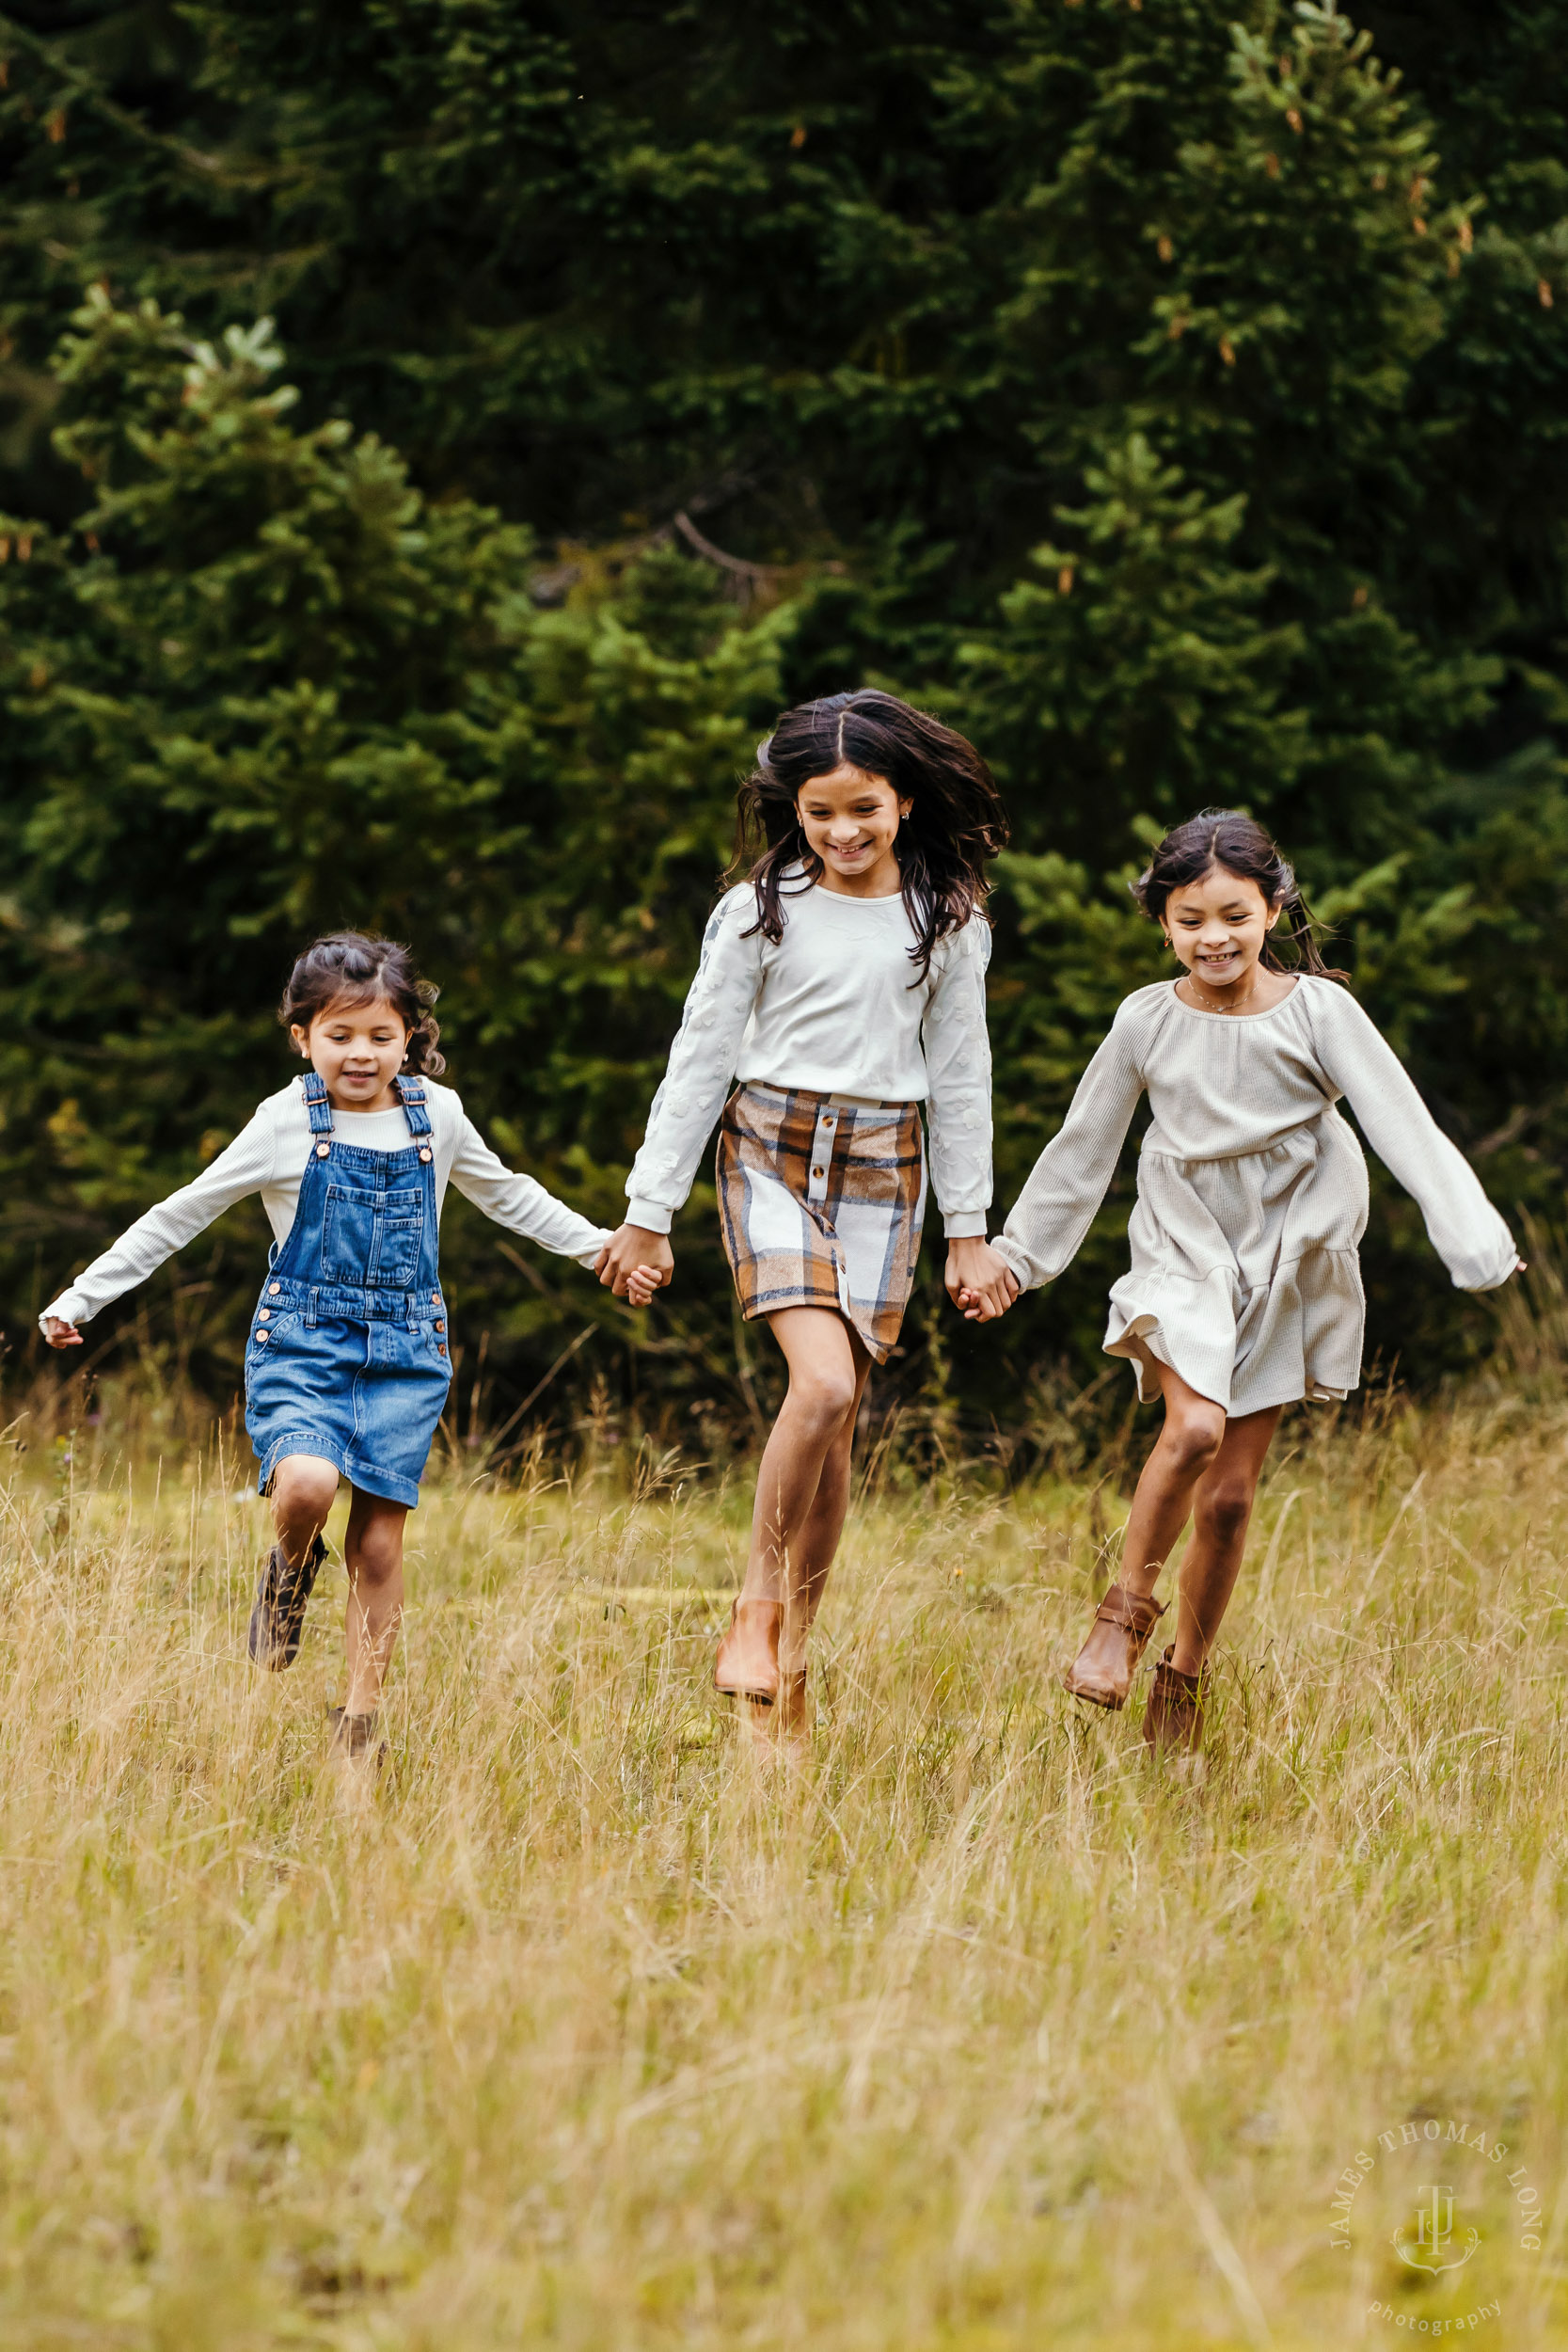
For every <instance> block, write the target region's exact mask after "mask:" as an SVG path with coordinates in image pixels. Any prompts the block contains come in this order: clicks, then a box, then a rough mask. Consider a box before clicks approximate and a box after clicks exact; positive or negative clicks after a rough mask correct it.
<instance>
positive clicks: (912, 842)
mask: <svg viewBox="0 0 1568 2352" xmlns="http://www.w3.org/2000/svg"><path fill="white" fill-rule="evenodd" d="M759 834H760V836H761V842H760V843H759V842H758V841H757V836H758V835H759ZM1005 840H1006V818H1005V817H1004V815H1003V810H1002V804H1001V802H1000V801H999V799H998V797H997V793H996V788H995V787H994V785H993V784H992V782H991V779H990V772H989V771H988V770H987V768H986V765H985V762H984V761H983V760H982V759H981V758H980V756H979V755H978V753H977V752H976V751H975V750H974V746H973V745H972V744H970V743H968V742H966V741H965V740H964V739H963V737H962V736H961V735H957V734H955V733H954V732H953V730H952V729H951V728H949V727H945V726H942V724H941V723H939V722H938V721H937V720H935V719H933V718H930V717H928V716H927V714H925V713H924V712H921V711H917V710H911V708H910V707H909V706H908V704H906V703H901V702H898V701H896V700H895V697H894V696H893V695H891V694H883V693H879V692H877V691H874V690H872V689H869V688H868V689H864V690H863V691H861V692H859V693H854V694H834V695H831V696H829V697H828V698H827V699H826V700H825V701H822V702H815V703H805V704H802V705H801V706H800V707H799V708H798V709H795V710H791V711H787V712H786V713H785V714H784V717H783V718H782V719H781V720H780V721H779V723H778V725H777V727H776V728H775V730H774V732H773V734H772V735H771V736H770V737H769V738H768V741H767V742H765V743H764V744H762V745H761V746H760V747H759V749H758V752H757V764H756V767H755V768H754V770H753V771H752V774H751V775H750V776H749V777H748V778H747V781H746V783H745V784H744V785H743V786H742V787H741V793H740V846H741V850H742V852H744V850H745V849H746V847H747V844H748V842H749V841H750V842H751V843H752V844H753V845H755V846H757V847H760V848H761V854H760V856H758V857H757V858H756V861H755V863H754V864H753V866H752V870H751V872H750V875H749V876H748V878H747V880H746V881H745V882H740V883H738V884H737V885H736V887H735V888H734V889H732V890H730V891H728V892H727V893H726V894H725V896H724V897H723V898H721V900H720V902H719V904H718V906H717V907H716V908H715V909H714V912H713V914H712V917H711V919H710V920H709V923H708V927H707V931H706V935H705V938H704V941H703V953H702V961H701V963H700V965H699V966H698V970H697V977H696V978H695V979H694V980H693V981H692V983H691V989H690V993H689V995H688V997H687V1000H686V1010H685V1013H684V1015H683V1017H682V1020H681V1026H680V1033H679V1035H678V1036H677V1038H676V1040H675V1042H674V1044H673V1047H672V1049H671V1054H670V1064H669V1068H668V1071H667V1072H666V1074H665V1078H664V1083H663V1085H662V1086H661V1087H660V1088H659V1089H658V1092H657V1095H656V1096H655V1098H654V1104H653V1109H652V1111H651V1112H650V1114H649V1119H648V1127H647V1133H646V1136H645V1137H644V1140H643V1144H642V1149H641V1152H639V1153H638V1155H637V1160H636V1164H635V1166H634V1167H633V1168H632V1171H631V1175H630V1177H629V1178H628V1180H627V1184H626V1190H627V1193H628V1195H629V1210H628V1216H627V1221H626V1224H624V1225H623V1226H622V1227H621V1228H620V1230H619V1232H617V1233H616V1234H615V1235H614V1237H613V1239H612V1240H611V1242H610V1247H609V1248H608V1249H607V1250H606V1251H605V1253H604V1255H603V1257H602V1259H601V1261H600V1279H601V1280H602V1281H605V1282H608V1283H610V1284H611V1285H612V1286H613V1288H614V1290H615V1292H616V1295H621V1294H622V1292H623V1290H624V1288H625V1286H626V1283H627V1282H628V1281H629V1280H630V1279H631V1278H632V1275H633V1273H634V1272H635V1271H636V1270H637V1269H639V1268H641V1267H655V1268H657V1269H659V1270H660V1271H661V1272H662V1273H663V1276H664V1279H666V1280H668V1279H669V1276H670V1271H671V1268H672V1267H673V1257H672V1255H671V1249H670V1242H669V1232H670V1226H671V1221H672V1219H673V1216H674V1214H675V1212H676V1210H678V1209H679V1208H680V1207H681V1206H682V1205H683V1203H684V1202H685V1200H686V1198H687V1195H688V1193H689V1191H690V1188H691V1182H692V1178H693V1176H694V1175H695V1173H696V1169H697V1165H698V1162H699V1160H700V1158H701V1156H702V1152H703V1148H704V1145H705V1142H706V1140H707V1137H708V1136H709V1135H710V1134H711V1133H712V1131H713V1126H714V1122H715V1120H720V1115H721V1112H722V1118H721V1123H720V1136H719V1159H718V1184H719V1201H720V1215H721V1220H722V1229H723V1237H724V1248H725V1252H726V1254H727V1256H728V1258H729V1261H730V1265H731V1267H732V1269H733V1271H734V1274H735V1281H736V1290H737V1291H738V1293H739V1295H740V1308H741V1312H742V1314H744V1315H745V1316H746V1317H748V1319H752V1320H760V1319H765V1320H766V1321H767V1322H768V1326H769V1327H770V1328H771V1330H772V1333H773V1336H774V1338H775V1339H776V1340H777V1342H778V1343H779V1346H780V1348H781V1349H782V1350H783V1353H784V1360H785V1363H786V1364H787V1366H788V1368H789V1389H788V1393H787V1394H786V1396H785V1398H784V1406H783V1407H782V1409H781V1411H780V1414H779V1418H778V1420H777V1422H775V1423H774V1426H773V1431H772V1434H771V1436H770V1437H769V1438H768V1445H767V1448H766V1450H765V1452H764V1454H763V1457H762V1466H761V1470H760V1473H759V1476H758V1480H757V1495H756V1504H755V1509H754V1512H753V1515H752V1544H751V1551H750V1554H749V1557H748V1560H747V1565H746V1578H745V1582H744V1584H743V1586H742V1588H741V1592H740V1595H739V1597H738V1599H737V1600H736V1604H735V1607H734V1609H733V1611H732V1613H731V1620H730V1626H729V1629H728V1631H727V1632H726V1634H725V1636H724V1639H723V1641H722V1642H721V1645H720V1648H719V1658H718V1662H717V1665H716V1667H715V1670H714V1681H715V1684H716V1686H717V1688H718V1689H719V1690H720V1691H721V1692H726V1693H728V1694H730V1695H732V1696H734V1697H736V1698H737V1699H739V1700H741V1701H743V1702H747V1703H749V1704H750V1705H752V1707H754V1708H771V1709H773V1710H774V1713H773V1717H772V1720H773V1721H774V1722H776V1723H778V1724H781V1725H782V1726H784V1727H785V1728H788V1729H791V1730H793V1729H795V1728H797V1727H798V1726H799V1725H800V1724H801V1722H802V1721H803V1718H804V1707H805V1682H806V1642H807V1636H808V1633H809V1631H810V1628H811V1623H812V1619H813V1618H814V1617H815V1615H816V1611H817V1608H818V1606H819V1605H820V1602H821V1598H822V1592H823V1587H824V1585H825V1584H826V1582H827V1579H828V1571H829V1569H830V1567H831V1566H832V1559H833V1554H834V1551H835V1550H836V1549H837V1546H838V1538H839V1533H840V1530H841V1529H842V1527H843V1524H844V1515H845V1512H846V1509H847V1505H848V1500H849V1456H850V1447H851V1444H852V1441H853V1437H854V1429H855V1420H856V1415H857V1413H858V1411H859V1408H860V1401H861V1396H862V1393H863V1390H864V1387H865V1380H866V1375H867V1374H868V1372H869V1371H870V1368H871V1365H872V1363H873V1362H877V1363H880V1362H882V1361H883V1360H884V1359H885V1358H886V1357H887V1355H888V1352H889V1350H890V1349H891V1348H892V1347H893V1346H894V1344H895V1342H896V1340H897V1337H898V1331H899V1327H900V1325H901V1323H902V1321H903V1316H904V1310H905V1307H906V1305H907V1304H908V1301H909V1295H910V1290H911V1283H912V1281H913V1279H914V1266H915V1259H916V1255H917V1253H918V1251H919V1248H920V1229H921V1221H922V1217H923V1215H924V1211H925V1205H926V1148H925V1137H924V1136H923V1134H922V1129H921V1118H920V1105H921V1104H925V1105H926V1114H927V1125H928V1128H929V1136H930V1169H931V1178H932V1182H933V1184H934V1185H935V1188H936V1195H937V1201H938V1205H939V1206H940V1207H941V1209H942V1215H943V1219H944V1221H945V1224H946V1229H947V1245H948V1247H947V1270H946V1278H945V1279H946V1285H947V1289H948V1291H949V1293H950V1294H951V1295H953V1296H955V1297H957V1296H958V1293H959V1292H960V1291H961V1292H963V1293H964V1294H965V1295H966V1299H972V1300H974V1301H976V1302H985V1303H986V1304H987V1305H988V1306H989V1307H990V1309H991V1310H992V1311H996V1312H1000V1311H1002V1310H1003V1308H1004V1307H1005V1306H1006V1303H1007V1301H1008V1299H1009V1297H1010V1296H1011V1291H1012V1283H1011V1278H1010V1277H1009V1276H1008V1274H1007V1271H1006V1268H1005V1266H1004V1265H1003V1263H1002V1262H1001V1260H1000V1259H999V1258H997V1257H996V1256H994V1254H993V1253H992V1251H991V1250H990V1248H989V1246H988V1244H987V1242H986V1238H985V1233H986V1211H987V1209H988V1208H989V1206H990V1190H991V1175H990V1049H989V1046H988V1044H987V1039H986V1014H985V975H986V964H987V961H988V959H989V956H990V930H989V927H988V925H987V922H986V918H985V915H984V913H983V911H982V910H983V907H984V903H985V895H986V885H985V866H986V861H987V860H988V859H989V858H990V857H991V856H992V855H994V853H995V852H996V850H998V849H1000V848H1001V846H1002V844H1003V842H1004V841H1005ZM764 845H765V846H764ZM736 1081H738V1083H736V1084H735V1090H734V1092H733V1093H732V1092H731V1091H730V1089H731V1086H732V1082H736ZM726 1095H728V1097H729V1099H728V1101H727V1102H726V1100H725V1097H726Z"/></svg>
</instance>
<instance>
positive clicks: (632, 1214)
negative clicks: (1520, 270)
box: [626, 1192, 674, 1233]
mask: <svg viewBox="0 0 1568 2352" xmlns="http://www.w3.org/2000/svg"><path fill="white" fill-rule="evenodd" d="M673 1221H674V1211H673V1209H667V1208H666V1207H665V1205H664V1203H663V1201H662V1200H643V1199H642V1198H641V1195H640V1194H638V1193H635V1192H634V1193H632V1194H630V1195H629V1196H628V1197H627V1200H626V1223H627V1224H628V1225H641V1228H642V1231H643V1232H645V1233H667V1232H669V1231H670V1228H671V1225H672V1224H673Z"/></svg>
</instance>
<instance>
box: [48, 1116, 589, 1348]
mask: <svg viewBox="0 0 1568 2352" xmlns="http://www.w3.org/2000/svg"><path fill="white" fill-rule="evenodd" d="M423 1083H424V1089H425V1107H426V1109H427V1110H428V1111H429V1113H430V1125H431V1136H430V1141H431V1148H432V1154H433V1157H432V1168H433V1172H434V1174H435V1178H436V1211H437V1214H439V1211H440V1204H441V1201H442V1199H443V1197H444V1195H445V1192H446V1188H447V1185H448V1184H449V1183H450V1184H455V1185H456V1187H457V1189H458V1191H459V1192H460V1193H462V1194H463V1196H464V1198H465V1199H466V1200H471V1201H472V1202H473V1204H474V1206H475V1207H476V1208H478V1209H483V1212H484V1214H485V1216H488V1217H491V1218H493V1219H494V1221H495V1223H496V1224H498V1225H503V1226H505V1227H506V1229H507V1231H508V1232H513V1233H521V1234H522V1235H523V1236H524V1237H525V1238H526V1239H527V1240H529V1241H536V1242H538V1243H539V1245H540V1246H541V1248H545V1249H551V1250H554V1251H555V1253H556V1255H557V1256H558V1257H562V1258H575V1259H576V1260H577V1261H578V1264H579V1265H584V1266H592V1264H593V1263H594V1258H595V1256H596V1255H597V1253H598V1251H599V1250H600V1249H601V1248H603V1246H604V1244H605V1243H606V1242H607V1241H608V1240H609V1239H610V1235H609V1233H608V1232H606V1231H605V1229H604V1228H603V1227H602V1226H599V1225H591V1224H590V1223H589V1221H588V1219H587V1218H586V1217H585V1216H578V1213H577V1211H576V1210H575V1209H569V1208H567V1206H566V1205H565V1203H564V1201H561V1200H556V1199H555V1197H554V1195H553V1194H552V1193H548V1192H546V1190H545V1187H544V1186H543V1184H536V1183H535V1181H534V1179H533V1178H532V1177H531V1176H520V1175H518V1174H517V1173H516V1172H515V1170H514V1169H512V1168H507V1167H506V1166H505V1165H504V1164H503V1162H501V1161H500V1160H499V1159H498V1158H497V1157H496V1154H495V1153H494V1152H492V1151H491V1149H490V1147H489V1145H488V1144H487V1143H486V1142H485V1140H484V1138H483V1136H482V1135H481V1134H480V1132H479V1130H478V1128H477V1127H476V1126H475V1125H474V1123H473V1121H472V1120H471V1119H469V1118H468V1116H467V1113H466V1111H465V1110H464V1108H463V1104H462V1100H461V1098H460V1097H459V1096H458V1095H457V1094H456V1093H454V1092H453V1090H452V1089H451V1087H442V1086H436V1083H435V1082H434V1080H432V1079H429V1078H426V1079H425V1080H424V1082H423ZM332 1125H333V1132H334V1133H335V1134H336V1135H337V1136H339V1138H340V1139H341V1141H342V1142H344V1143H349V1144H354V1145H356V1147H357V1148H358V1149H360V1150H362V1151H367V1152H402V1151H404V1150H405V1149H406V1148H407V1146H408V1144H409V1143H410V1142H411V1141H412V1137H411V1136H410V1135H409V1132H408V1120H407V1118H406V1116H405V1114H404V1112H403V1111H402V1110H401V1109H394V1110H389V1111H341V1110H338V1109H336V1108H334V1110H333V1113H332ZM312 1141H313V1138H312V1136H311V1134H310V1115H309V1111H308V1109H307V1108H306V1104H305V1096H304V1093H303V1091H302V1089H301V1087H300V1085H299V1082H298V1080H297V1079H294V1080H291V1082H290V1083H289V1085H287V1086H286V1087H282V1088H280V1089H279V1090H278V1091H277V1093H276V1094H269V1095H268V1096H267V1098H266V1101H265V1102H264V1103H261V1104H258V1106H257V1109H256V1113H255V1116H254V1117H253V1118H252V1119H251V1120H249V1122H248V1124H247V1125H245V1127H243V1128H242V1129H241V1131H240V1133H239V1134H238V1135H237V1136H235V1137H234V1140H233V1142H232V1143H231V1144H230V1145H229V1146H228V1148H227V1149H226V1150H225V1151H222V1152H219V1153H218V1155H217V1157H216V1159H215V1160H214V1161H213V1163H212V1165H211V1166H210V1167H208V1168H203V1169H202V1171H201V1173H200V1175H199V1176H198V1177H197V1178H196V1179H195V1180H194V1182H192V1183H191V1184H182V1186H181V1188H180V1190H179V1191H178V1192H171V1193H170V1194H169V1196H168V1198H167V1200H160V1201H159V1202H158V1203H157V1205H156V1207H155V1208H150V1209H149V1210H148V1211H147V1212H146V1213H145V1215H144V1216H139V1217H137V1219H136V1221H135V1224H134V1225H132V1226H129V1227H127V1229H126V1231H125V1232H123V1233H121V1235H120V1237H119V1240H118V1241H117V1242H115V1243H113V1244H111V1246H110V1247H109V1248H107V1249H105V1250H104V1252H103V1256H102V1257H101V1258H95V1259H94V1260H93V1262H92V1263H91V1265H89V1266H88V1267H87V1272H86V1273H85V1274H79V1275H78V1276H77V1278H76V1279H75V1281H74V1282H72V1283H71V1287H70V1289H69V1290H66V1291H62V1292H61V1294H60V1295H59V1297H58V1298H56V1299H55V1301H54V1303H53V1305H51V1306H48V1307H46V1308H45V1309H44V1311H43V1314H42V1315H41V1316H40V1318H39V1320H40V1324H41V1323H43V1322H44V1321H46V1320H47V1319H48V1318H49V1317H50V1316H51V1315H55V1316H57V1317H58V1318H59V1320H60V1321H61V1322H62V1323H72V1324H83V1323H88V1322H90V1321H91V1320H92V1317H93V1316H94V1315H96V1314H98V1313H100V1312H101V1311H102V1310H103V1308H105V1307H107V1306H109V1305H111V1304H112V1302H113V1301H114V1300H115V1299H117V1298H119V1297H121V1296H122V1295H123V1294H124V1293H125V1292H126V1291H128V1290H134V1289H135V1286H136V1284H137V1283H138V1282H145V1281H146V1279H147V1278H148V1276H149V1275H150V1274H152V1273H154V1272H155V1271H156V1270H157V1268H158V1267H159V1266H161V1265H162V1264H163V1263H164V1262H165V1260H166V1259H167V1258H172V1257H173V1255H174V1253H175V1251H176V1250H177V1249H182V1248H184V1246H185V1244H186V1243H187V1242H188V1241H194V1240H195V1238H196V1236H197V1234H198V1233H200V1232H205V1231H206V1229H207V1227H208V1226H209V1225H211V1224H212V1223H213V1221H214V1218H215V1217H219V1216H222V1215H223V1212H224V1210H225V1209H228V1208H231V1207H232V1206H233V1204H234V1202H235V1201H236V1200H245V1197H246V1195H247V1194H249V1193H253V1192H259V1193H260V1194H261V1205H262V1207H263V1208H264V1209H265V1210H266V1213H267V1218H268V1221H269V1223H270V1224H271V1226H272V1230H273V1233H274V1235H275V1237H276V1238H277V1241H278V1242H279V1243H281V1242H283V1241H285V1240H286V1239H287V1238H288V1233H289V1229H290V1227H291V1226H292V1225H293V1221H294V1208H295V1205H296V1203H297V1201H298V1200H299V1185H300V1179H301V1177H302V1176H303V1175H304V1173H305V1163H306V1161H307V1159H308V1158H309V1155H310V1149H311V1144H312Z"/></svg>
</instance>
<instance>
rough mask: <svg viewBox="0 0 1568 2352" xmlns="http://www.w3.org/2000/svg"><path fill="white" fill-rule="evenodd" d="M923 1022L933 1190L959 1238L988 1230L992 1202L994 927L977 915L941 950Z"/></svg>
mask: <svg viewBox="0 0 1568 2352" xmlns="http://www.w3.org/2000/svg"><path fill="white" fill-rule="evenodd" d="M937 957H938V958H940V964H938V963H937V962H936V959H933V963H934V965H935V970H934V984H933V986H932V989H931V993H930V995H929V996H928V998H927V1004H926V1017H925V1021H924V1023H923V1024H922V1041H923V1043H924V1046H925V1052H926V1079H927V1089H928V1093H927V1120H928V1122H929V1128H930V1147H931V1188H932V1190H933V1191H934V1192H935V1194H936V1197H937V1206H938V1207H939V1208H940V1209H941V1211H942V1222H943V1224H944V1226H945V1228H946V1231H947V1235H948V1238H949V1240H951V1241H958V1240H962V1239H965V1238H966V1237H967V1236H969V1235H971V1234H974V1233H979V1234H983V1233H984V1232H985V1230H986V1212H987V1210H988V1209H989V1208H990V1195H991V1166H990V1035H989V1034H988V1032H987V1028H986V967H987V965H988V964H989V963H990V924H989V923H988V922H987V921H986V919H985V916H984V915H983V914H974V915H972V916H971V917H970V919H969V921H968V922H967V923H966V924H965V926H964V928H963V930H961V931H959V932H958V933H957V934H956V935H955V936H953V937H951V938H949V939H944V940H943V941H942V942H941V944H940V946H939V947H938V949H937Z"/></svg>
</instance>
